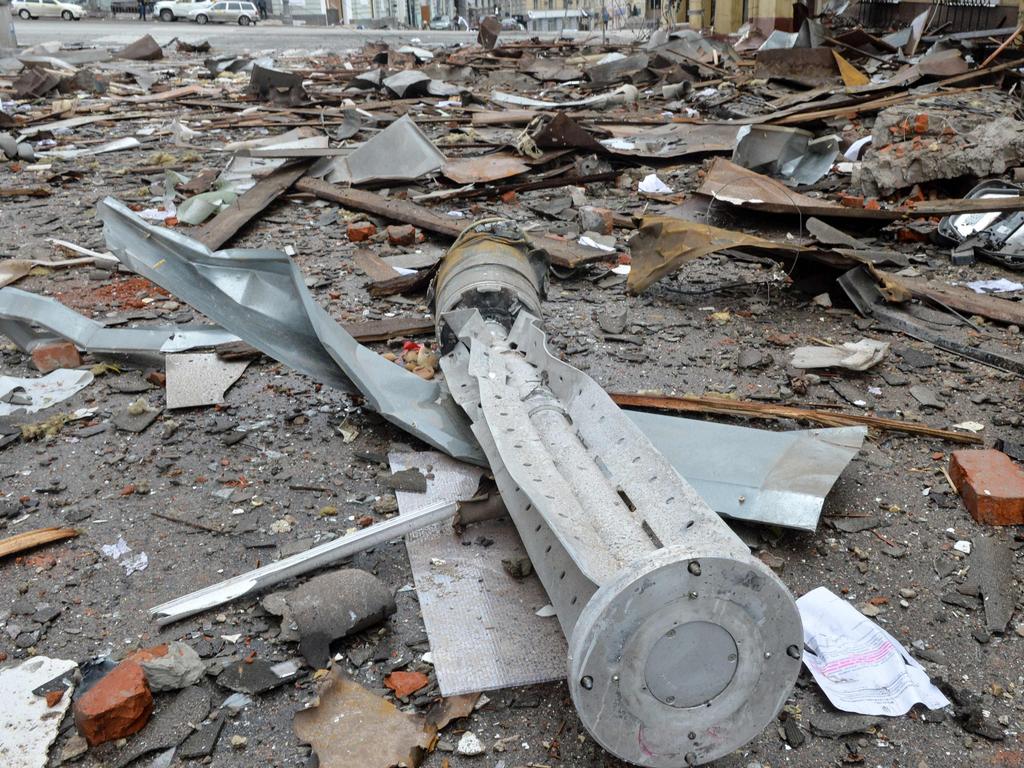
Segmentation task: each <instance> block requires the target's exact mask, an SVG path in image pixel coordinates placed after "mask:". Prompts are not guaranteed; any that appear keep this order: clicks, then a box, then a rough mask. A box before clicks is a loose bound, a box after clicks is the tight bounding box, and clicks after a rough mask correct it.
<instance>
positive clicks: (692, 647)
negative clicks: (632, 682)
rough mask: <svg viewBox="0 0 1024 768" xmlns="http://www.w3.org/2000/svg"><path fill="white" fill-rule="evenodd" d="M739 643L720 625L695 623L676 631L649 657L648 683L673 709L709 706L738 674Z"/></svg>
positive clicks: (645, 671) (668, 633)
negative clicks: (737, 653) (737, 644)
mask: <svg viewBox="0 0 1024 768" xmlns="http://www.w3.org/2000/svg"><path fill="white" fill-rule="evenodd" d="M736 659H737V655H736V641H735V640H733V638H732V635H730V634H729V633H728V632H727V631H726V630H725V629H723V628H722V627H721V625H719V624H714V623H712V622H710V621H691V622H688V623H686V624H681V625H680V626H678V627H673V628H672V629H670V630H669V631H668V632H666V633H665V634H664V635H662V636H661V639H660V640H658V641H657V642H656V643H655V644H654V647H653V648H651V652H650V654H649V655H648V657H647V665H646V667H645V668H644V682H645V683H646V684H647V690H649V691H650V692H651V694H653V696H654V698H656V699H658V701H661V702H664V703H665V704H668V705H670V706H673V707H697V706H700V705H702V704H707V703H708V702H710V701H711V700H712V699H713V698H715V697H716V696H717V695H718V694H720V693H721V692H722V691H724V690H725V689H726V686H728V685H729V683H730V682H732V678H733V676H734V675H735V674H736Z"/></svg>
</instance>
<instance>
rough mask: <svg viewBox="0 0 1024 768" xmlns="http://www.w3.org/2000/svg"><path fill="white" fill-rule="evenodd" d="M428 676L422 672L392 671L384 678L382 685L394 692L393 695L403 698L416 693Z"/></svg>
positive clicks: (425, 684) (428, 679) (427, 679)
mask: <svg viewBox="0 0 1024 768" xmlns="http://www.w3.org/2000/svg"><path fill="white" fill-rule="evenodd" d="M429 682H430V678H429V677H427V676H426V675H425V674H423V673H422V672H401V671H398V672H392V673H391V674H390V675H388V676H387V677H385V678H384V685H386V686H387V687H388V688H390V689H391V690H392V691H394V692H395V696H397V697H398V698H400V699H404V698H405V697H406V696H409V695H410V694H413V693H416V691H418V690H419V689H420V688H425V687H426V686H427V684H428V683H429Z"/></svg>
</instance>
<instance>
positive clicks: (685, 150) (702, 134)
mask: <svg viewBox="0 0 1024 768" xmlns="http://www.w3.org/2000/svg"><path fill="white" fill-rule="evenodd" d="M601 146H602V147H603V148H604V150H605V151H606V152H610V153H611V154H613V155H620V156H625V157H640V158H658V159H663V160H669V159H672V160H675V159H679V158H683V157H687V156H690V155H701V154H710V153H716V152H732V151H733V148H734V147H735V146H736V127H735V126H732V125H719V124H713V123H711V124H707V125H701V124H693V123H670V124H668V125H659V126H658V127H657V128H651V129H648V130H646V131H641V132H639V133H636V134H634V135H632V136H629V137H627V138H618V139H604V140H602V141H601Z"/></svg>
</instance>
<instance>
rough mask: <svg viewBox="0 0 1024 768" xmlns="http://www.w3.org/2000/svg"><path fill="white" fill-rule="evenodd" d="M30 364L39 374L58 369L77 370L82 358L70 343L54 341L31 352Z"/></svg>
mask: <svg viewBox="0 0 1024 768" xmlns="http://www.w3.org/2000/svg"><path fill="white" fill-rule="evenodd" d="M32 364H33V365H34V366H35V367H36V369H37V370H38V371H39V372H40V373H49V372H50V371H56V370H57V369H58V368H77V367H78V366H80V365H81V364H82V357H81V355H79V354H78V349H77V348H76V347H75V345H74V344H72V343H71V342H70V341H54V342H50V343H47V344H40V345H39V346H37V347H35V348H34V349H33V350H32Z"/></svg>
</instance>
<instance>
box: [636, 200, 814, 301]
mask: <svg viewBox="0 0 1024 768" xmlns="http://www.w3.org/2000/svg"><path fill="white" fill-rule="evenodd" d="M629 247H630V252H631V254H632V268H631V269H630V271H629V277H628V278H627V280H626V286H627V288H628V290H629V291H630V293H641V292H642V291H644V290H646V289H647V288H648V287H649V286H651V285H652V284H653V283H655V282H657V281H658V280H660V279H661V278H663V277H665V276H666V275H668V274H670V273H671V272H674V271H675V270H677V269H679V267H681V266H682V265H683V264H686V263H687V262H690V261H693V260H694V259H698V258H700V257H701V256H707V255H708V254H710V253H717V252H718V251H726V250H729V249H730V248H753V249H757V250H762V251H790V252H794V253H796V252H799V251H803V250H806V248H804V247H803V246H800V245H794V244H791V243H777V242H775V241H773V240H765V239H764V238H762V237H755V236H754V235H748V234H745V233H743V232H736V231H733V230H730V229H721V228H719V227H712V226H711V225H710V224H701V223H699V222H695V221H687V220H686V219H676V218H672V217H669V216H648V217H645V218H644V220H643V224H642V225H641V227H640V230H639V231H638V232H637V234H636V235H635V236H634V237H633V239H632V240H630V241H629Z"/></svg>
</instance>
